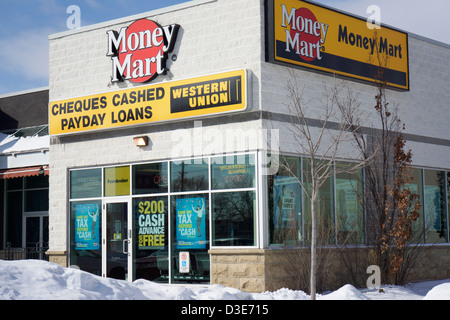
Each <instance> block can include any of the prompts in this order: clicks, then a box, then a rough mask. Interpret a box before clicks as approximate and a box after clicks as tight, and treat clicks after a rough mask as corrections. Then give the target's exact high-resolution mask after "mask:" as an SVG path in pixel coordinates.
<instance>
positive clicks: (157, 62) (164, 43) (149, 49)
mask: <svg viewBox="0 0 450 320" xmlns="http://www.w3.org/2000/svg"><path fill="white" fill-rule="evenodd" d="M179 27H180V26H179V25H178V24H172V25H168V26H164V27H162V26H160V25H159V24H158V23H156V22H154V21H152V20H148V19H140V20H137V21H135V22H133V23H132V24H131V25H130V26H128V27H124V28H121V29H120V31H119V32H117V31H115V30H109V31H107V32H106V34H107V35H108V53H107V54H106V56H108V57H111V62H112V82H117V81H123V80H129V81H131V82H136V83H144V82H149V81H151V80H153V79H155V78H156V77H157V76H158V75H160V74H164V73H165V72H166V60H167V58H168V54H169V53H170V52H172V50H173V48H174V46H175V42H176V38H177V34H178V29H179Z"/></svg>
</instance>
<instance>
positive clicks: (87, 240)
mask: <svg viewBox="0 0 450 320" xmlns="http://www.w3.org/2000/svg"><path fill="white" fill-rule="evenodd" d="M99 220H100V216H99V205H98V204H80V205H76V206H75V250H98V249H99V248H100V240H99V239H100V226H99V225H100V221H99Z"/></svg>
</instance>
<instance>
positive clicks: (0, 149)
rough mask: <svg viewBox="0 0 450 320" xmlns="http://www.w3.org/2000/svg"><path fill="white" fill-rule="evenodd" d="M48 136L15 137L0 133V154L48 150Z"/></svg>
mask: <svg viewBox="0 0 450 320" xmlns="http://www.w3.org/2000/svg"><path fill="white" fill-rule="evenodd" d="M49 145H50V136H48V135H47V136H32V137H15V136H14V135H7V134H4V133H1V132H0V154H2V153H20V152H24V151H33V150H41V149H48V147H49Z"/></svg>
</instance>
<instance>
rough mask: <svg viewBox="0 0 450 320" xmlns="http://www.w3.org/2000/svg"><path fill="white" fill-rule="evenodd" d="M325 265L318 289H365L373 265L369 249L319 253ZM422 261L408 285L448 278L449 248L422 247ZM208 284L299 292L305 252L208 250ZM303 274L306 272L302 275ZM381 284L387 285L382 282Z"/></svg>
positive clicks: (305, 278)
mask: <svg viewBox="0 0 450 320" xmlns="http://www.w3.org/2000/svg"><path fill="white" fill-rule="evenodd" d="M322 250H323V251H322V254H326V255H327V259H326V261H327V262H326V264H324V265H323V266H322V269H321V272H320V274H318V277H317V281H318V287H319V286H320V287H322V288H325V289H336V288H339V287H341V286H343V285H345V284H347V283H350V284H352V285H354V286H355V287H364V286H365V285H366V281H367V279H368V277H369V276H370V275H371V274H368V273H367V267H368V266H369V265H372V264H374V262H373V250H371V249H370V248H367V247H365V248H348V249H345V250H343V249H339V250H338V249H335V248H334V249H322ZM419 250H423V253H422V254H421V258H420V260H419V261H417V263H416V264H415V265H414V267H413V268H412V269H411V272H410V275H409V278H408V280H407V282H417V281H427V280H438V279H447V278H450V246H446V245H436V246H429V247H421V248H420V249H419ZM209 253H210V255H211V284H220V285H223V286H227V287H233V288H237V289H239V290H242V291H246V292H264V291H276V290H278V289H281V288H289V289H296V290H297V289H299V288H300V287H301V285H302V283H303V285H304V283H305V281H306V282H307V283H309V250H307V249H295V250H287V249H211V250H209ZM305 270H306V272H305ZM381 282H382V283H383V284H386V282H384V281H383V279H381Z"/></svg>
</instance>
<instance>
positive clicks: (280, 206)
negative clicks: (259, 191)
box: [273, 176, 301, 229]
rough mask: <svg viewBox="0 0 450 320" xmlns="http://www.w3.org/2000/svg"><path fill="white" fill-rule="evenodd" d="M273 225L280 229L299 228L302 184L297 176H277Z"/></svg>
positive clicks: (274, 191)
mask: <svg viewBox="0 0 450 320" xmlns="http://www.w3.org/2000/svg"><path fill="white" fill-rule="evenodd" d="M273 199H274V202H273V205H274V208H273V209H274V210H273V212H274V215H273V225H274V227H275V228H278V229H290V228H294V229H295V228H297V226H298V224H299V223H300V221H299V220H300V214H301V213H300V185H299V183H298V181H297V179H296V178H293V177H285V176H275V179H274V183H273Z"/></svg>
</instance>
